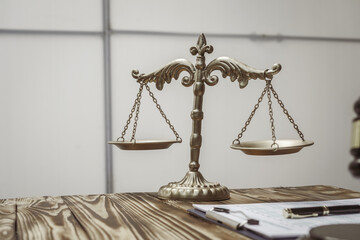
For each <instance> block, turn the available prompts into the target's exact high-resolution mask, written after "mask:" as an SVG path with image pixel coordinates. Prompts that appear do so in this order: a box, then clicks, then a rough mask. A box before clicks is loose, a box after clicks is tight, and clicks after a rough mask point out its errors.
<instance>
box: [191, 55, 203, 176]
mask: <svg viewBox="0 0 360 240" xmlns="http://www.w3.org/2000/svg"><path fill="white" fill-rule="evenodd" d="M204 58H205V57H204V56H198V57H197V61H196V72H195V83H194V106H193V110H192V112H191V119H192V134H191V137H190V152H191V153H190V159H191V161H190V164H189V169H190V171H191V172H197V171H198V169H199V167H200V164H199V157H200V148H201V143H202V137H201V122H202V120H203V117H204V113H203V111H202V104H203V96H204V93H205V84H204V81H203V69H204V68H205V59H204Z"/></svg>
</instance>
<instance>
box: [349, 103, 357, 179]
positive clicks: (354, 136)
mask: <svg viewBox="0 0 360 240" xmlns="http://www.w3.org/2000/svg"><path fill="white" fill-rule="evenodd" d="M354 111H355V112H356V114H357V116H356V118H355V119H354V120H353V129H352V141H351V150H350V152H351V155H353V156H354V157H355V159H354V160H353V161H352V162H351V163H350V165H349V170H350V172H351V173H352V175H353V176H354V177H360V98H359V99H358V100H357V101H356V102H355V105H354Z"/></svg>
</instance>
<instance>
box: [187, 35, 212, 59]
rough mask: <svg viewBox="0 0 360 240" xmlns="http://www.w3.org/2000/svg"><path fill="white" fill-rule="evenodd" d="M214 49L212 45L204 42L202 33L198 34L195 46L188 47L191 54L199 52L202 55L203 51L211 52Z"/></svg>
mask: <svg viewBox="0 0 360 240" xmlns="http://www.w3.org/2000/svg"><path fill="white" fill-rule="evenodd" d="M213 50H214V48H213V46H211V45H207V44H206V38H205V35H204V34H203V33H202V34H200V35H199V38H198V41H197V44H196V47H191V48H190V53H191V54H192V55H194V56H195V55H196V54H199V55H200V56H204V54H205V53H209V54H210V53H212V52H213Z"/></svg>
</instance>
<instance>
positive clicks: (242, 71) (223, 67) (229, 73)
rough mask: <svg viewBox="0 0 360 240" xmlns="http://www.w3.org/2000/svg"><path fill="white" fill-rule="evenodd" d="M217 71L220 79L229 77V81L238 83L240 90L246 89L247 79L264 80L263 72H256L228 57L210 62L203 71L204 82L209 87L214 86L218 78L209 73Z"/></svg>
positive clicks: (256, 70)
mask: <svg viewBox="0 0 360 240" xmlns="http://www.w3.org/2000/svg"><path fill="white" fill-rule="evenodd" d="M215 70H219V71H220V72H221V73H222V77H223V78H226V77H230V80H231V81H232V82H234V81H235V80H236V81H238V82H239V86H240V88H244V87H246V85H247V84H248V81H249V79H258V78H259V79H263V80H264V79H265V71H264V70H258V69H255V68H252V67H249V66H248V65H246V64H244V63H242V62H239V61H237V60H235V59H232V58H229V57H219V58H216V59H214V60H213V61H211V62H210V63H209V64H208V65H207V67H206V69H205V82H206V84H208V85H209V86H213V85H216V84H217V83H218V81H219V78H218V77H217V76H215V75H212V76H210V75H211V73H212V72H213V71H215Z"/></svg>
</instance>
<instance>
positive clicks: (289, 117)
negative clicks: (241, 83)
mask: <svg viewBox="0 0 360 240" xmlns="http://www.w3.org/2000/svg"><path fill="white" fill-rule="evenodd" d="M270 90H271V91H272V93H273V95H274V97H275V98H276V100H277V102H278V103H279V105H280V107H281V108H282V109H283V112H284V113H285V115H286V116H287V117H288V119H289V121H290V123H292V125H293V126H294V128H295V130H296V131H297V133H298V134H299V137H300V138H301V139H302V140H303V141H305V139H304V134H303V133H302V132H301V131H300V129H299V126H298V125H297V124H296V123H295V121H294V119H293V118H292V117H291V116H290V114H289V112H288V110H286V108H285V106H284V103H283V102H282V101H281V100H280V99H279V96H278V94H277V93H276V91H275V90H274V88H273V86H272V85H271V84H270Z"/></svg>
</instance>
